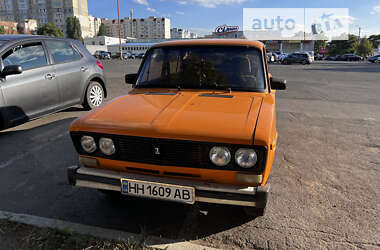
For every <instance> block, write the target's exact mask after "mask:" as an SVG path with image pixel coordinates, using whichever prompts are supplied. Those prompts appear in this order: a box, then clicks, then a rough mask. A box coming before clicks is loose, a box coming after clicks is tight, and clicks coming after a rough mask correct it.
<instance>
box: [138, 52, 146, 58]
mask: <svg viewBox="0 0 380 250" xmlns="http://www.w3.org/2000/svg"><path fill="white" fill-rule="evenodd" d="M144 56H145V53H139V54H137V56H136V58H140V59H142V58H143V57H144Z"/></svg>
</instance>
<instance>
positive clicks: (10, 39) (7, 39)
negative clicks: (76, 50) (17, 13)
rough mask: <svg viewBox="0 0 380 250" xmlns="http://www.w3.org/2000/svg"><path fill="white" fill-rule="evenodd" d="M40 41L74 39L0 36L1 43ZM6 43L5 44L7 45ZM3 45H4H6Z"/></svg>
mask: <svg viewBox="0 0 380 250" xmlns="http://www.w3.org/2000/svg"><path fill="white" fill-rule="evenodd" d="M40 39H54V40H64V41H70V40H73V39H67V38H60V37H53V36H38V35H0V41H5V42H6V43H8V42H12V43H13V42H19V41H23V40H40ZM6 43H4V44H6ZM4 44H3V45H4Z"/></svg>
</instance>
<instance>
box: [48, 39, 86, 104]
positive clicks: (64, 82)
mask: <svg viewBox="0 0 380 250" xmlns="http://www.w3.org/2000/svg"><path fill="white" fill-rule="evenodd" d="M45 42H46V47H47V48H48V51H49V54H50V57H51V60H52V62H53V63H54V67H55V72H56V77H57V81H58V86H59V90H60V93H61V97H62V104H63V106H65V107H68V106H73V105H75V104H79V103H80V101H81V98H82V95H83V86H84V85H85V84H86V82H87V79H88V77H89V68H88V61H87V60H86V57H84V56H83V55H81V54H80V53H79V51H78V50H77V49H76V48H75V47H73V45H72V44H71V43H70V41H64V40H53V39H48V40H46V41H45Z"/></svg>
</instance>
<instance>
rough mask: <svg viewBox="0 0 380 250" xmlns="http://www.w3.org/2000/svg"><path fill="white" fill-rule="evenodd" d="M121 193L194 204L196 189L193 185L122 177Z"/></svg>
mask: <svg viewBox="0 0 380 250" xmlns="http://www.w3.org/2000/svg"><path fill="white" fill-rule="evenodd" d="M121 193H122V194H124V195H131V196H138V197H146V198H152V199H160V200H170V201H175V202H181V203H188V204H194V193H195V189H194V188H193V187H185V186H178V185H171V184H162V183H156V182H149V181H136V180H131V179H121Z"/></svg>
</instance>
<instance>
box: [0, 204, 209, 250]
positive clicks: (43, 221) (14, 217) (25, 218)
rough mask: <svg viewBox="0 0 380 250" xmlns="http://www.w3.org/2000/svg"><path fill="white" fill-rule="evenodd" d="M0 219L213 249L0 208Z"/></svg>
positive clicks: (114, 237)
mask: <svg viewBox="0 0 380 250" xmlns="http://www.w3.org/2000/svg"><path fill="white" fill-rule="evenodd" d="M0 219H6V220H9V221H12V222H19V223H23V224H27V225H32V226H36V227H40V228H52V229H58V230H61V231H65V232H69V233H80V234H84V235H90V236H94V237H99V238H103V239H108V240H116V241H123V242H126V243H130V244H141V243H142V242H143V243H144V245H145V246H147V247H151V248H159V249H168V250H177V249H178V250H179V249H189V250H190V249H191V250H193V249H194V250H214V249H215V248H210V247H205V246H201V245H197V244H193V243H191V242H187V241H181V242H178V241H175V240H171V239H166V238H160V237H157V236H147V237H146V238H143V236H142V235H140V234H134V233H128V232H123V231H119V230H113V229H106V228H101V227H95V226H88V225H83V224H78V223H73V222H68V221H63V220H57V219H50V218H43V217H39V216H34V215H28V214H18V213H12V212H7V211H1V210H0Z"/></svg>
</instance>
